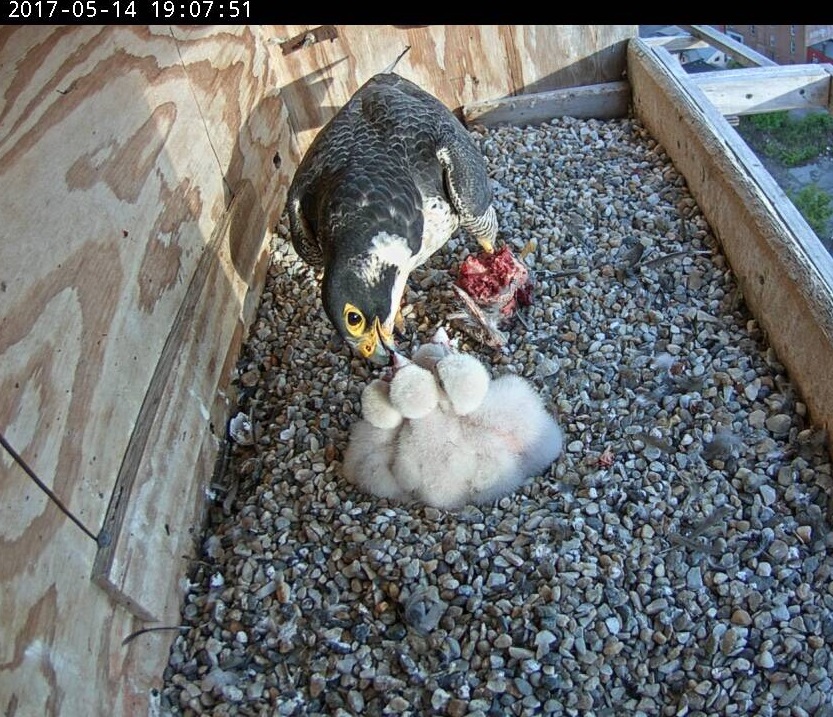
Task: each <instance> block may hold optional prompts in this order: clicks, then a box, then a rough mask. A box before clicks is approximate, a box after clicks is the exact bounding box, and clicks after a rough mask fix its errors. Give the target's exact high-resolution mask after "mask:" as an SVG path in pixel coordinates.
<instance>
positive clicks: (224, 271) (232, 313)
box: [0, 26, 290, 715]
mask: <svg viewBox="0 0 833 717" xmlns="http://www.w3.org/2000/svg"><path fill="white" fill-rule="evenodd" d="M271 57H272V54H271V50H270V48H269V46H268V45H267V43H266V39H265V38H264V37H263V35H262V33H261V31H260V29H259V28H245V27H237V28H224V27H223V28H217V27H215V28H171V27H167V26H158V27H151V28H149V27H138V26H137V27H89V26H84V27H18V28H8V27H7V28H4V29H2V30H0V67H2V68H3V72H2V73H0V97H2V106H0V217H2V222H0V431H2V433H3V435H4V436H5V438H6V439H7V440H8V441H9V442H10V443H11V444H12V446H13V447H14V449H15V450H16V451H17V452H18V453H20V454H21V456H22V457H23V458H24V459H25V460H26V461H27V463H28V464H29V465H30V466H31V468H32V469H33V470H34V471H36V472H37V474H38V475H39V476H40V477H41V479H42V480H44V481H45V482H46V483H47V484H48V485H49V486H50V487H51V488H52V490H54V491H55V493H57V494H58V495H59V496H60V497H61V499H62V500H63V501H64V503H65V504H66V505H67V506H68V507H69V509H70V510H71V511H72V512H73V513H74V514H75V515H76V516H77V517H78V518H79V519H80V520H81V521H83V523H84V524H85V525H87V526H88V527H89V529H90V530H91V531H92V532H93V533H98V532H99V531H101V530H102V529H104V530H105V531H107V534H108V536H109V543H108V544H107V545H105V546H103V547H99V545H97V544H96V542H94V541H93V540H91V539H90V538H88V537H87V536H86V535H84V533H83V532H81V531H80V530H79V529H78V528H77V527H76V526H75V525H74V524H72V523H71V522H69V520H68V519H67V518H66V517H65V516H64V515H63V514H62V513H61V512H59V511H58V510H57V509H56V508H55V506H54V505H53V504H52V503H50V502H49V501H48V500H47V499H46V498H45V496H44V494H43V493H42V492H40V491H39V490H38V488H37V487H36V486H35V485H34V484H33V483H32V481H31V480H30V479H29V478H28V477H27V476H26V475H25V474H24V473H23V471H22V470H21V469H20V468H18V467H17V466H16V465H15V464H14V463H13V462H12V461H11V460H10V458H9V456H8V455H7V454H6V453H5V452H2V453H0V471H1V472H2V480H0V579H2V584H3V590H2V592H0V614H2V615H3V620H2V637H0V709H2V710H3V712H4V714H15V713H17V714H38V715H47V714H73V715H74V714H108V715H115V714H132V713H134V711H133V709H132V707H131V705H132V704H133V702H134V701H135V700H139V701H140V702H144V701H146V699H147V694H148V689H149V686H150V685H151V684H154V683H158V681H159V679H160V677H161V673H162V667H163V664H164V662H162V661H160V660H164V658H165V655H166V652H167V649H166V648H165V645H167V644H168V642H169V640H170V635H168V634H164V633H157V634H151V635H149V636H146V637H142V638H139V639H138V640H137V641H136V642H135V643H132V644H131V645H130V646H128V647H122V645H121V640H122V638H124V637H125V636H126V635H127V634H128V633H129V632H130V631H131V630H132V629H134V628H136V627H140V626H142V625H143V624H144V623H143V622H140V621H139V620H138V619H137V618H136V615H141V616H143V617H145V618H151V619H154V620H160V621H163V622H165V621H167V622H169V623H170V622H173V624H176V622H177V621H178V612H179V601H180V599H181V591H180V589H179V586H178V582H179V579H180V577H182V576H183V575H184V574H185V567H186V565H185V563H184V562H183V560H182V558H181V556H182V555H187V554H188V553H191V552H192V551H191V546H190V543H191V541H192V535H193V529H194V527H195V520H196V518H197V517H198V515H199V508H200V505H201V504H202V502H203V499H202V490H203V489H204V487H205V482H206V479H207V477H208V475H210V466H211V465H212V463H213V460H214V457H215V452H216V448H217V445H218V437H220V436H222V435H223V431H224V421H225V417H224V416H225V411H226V409H227V407H226V406H225V404H224V402H223V400H222V395H221V394H220V393H219V392H218V388H220V389H221V388H222V386H223V385H224V384H226V383H228V379H229V378H230V376H231V372H230V364H232V363H233V360H234V357H235V356H236V346H237V345H239V342H240V340H241V338H242V336H243V334H244V331H245V325H246V321H247V318H248V317H247V316H246V314H247V313H248V314H249V315H251V307H252V302H251V300H250V299H248V300H247V297H248V296H249V294H250V291H251V292H253V293H254V294H255V295H256V294H257V292H258V290H259V286H260V285H262V281H263V276H264V271H265V267H266V259H267V248H268V247H267V244H266V243H265V241H264V237H265V236H266V228H267V226H268V224H269V223H270V222H271V223H274V221H275V218H276V210H277V207H278V206H279V204H280V202H281V201H282V200H281V192H282V191H285V184H286V172H285V171H284V172H278V171H276V168H275V166H274V164H273V157H274V155H275V153H276V151H277V149H278V148H279V147H282V146H283V145H285V144H286V143H287V141H288V138H289V132H288V125H287V122H286V112H285V108H284V106H283V102H282V99H281V97H280V94H279V92H278V88H277V85H276V81H275V77H274V76H273V74H272V69H271V68H272V66H273V65H272V61H271ZM283 149H284V152H285V153H287V154H290V152H289V151H288V150H287V149H286V147H283ZM94 567H95V571H94ZM94 572H95V578H96V582H95V583H94V582H91V579H90V578H91V575H92V574H93V573H94ZM96 583H97V584H96ZM101 587H105V588H107V591H103V590H101V589H100V588H101ZM108 591H109V592H108ZM126 608H129V609H126ZM160 647H161V648H162V649H160ZM136 655H143V657H142V659H138V658H137V657H136ZM148 655H155V656H156V659H155V660H153V659H147V656H148ZM79 682H81V683H83V685H84V686H83V689H79ZM145 711H146V706H145Z"/></svg>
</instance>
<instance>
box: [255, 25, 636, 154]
mask: <svg viewBox="0 0 833 717" xmlns="http://www.w3.org/2000/svg"><path fill="white" fill-rule="evenodd" d="M314 28H315V26H311V25H310V26H308V25H280V26H271V27H270V28H269V29H268V31H269V32H270V33H271V34H272V35H273V37H274V43H275V44H276V45H279V44H280V42H281V41H283V40H287V39H289V38H292V37H295V36H297V35H299V34H303V33H305V32H308V31H310V30H312V29H314ZM336 31H337V35H338V36H337V38H336V39H334V40H324V41H322V42H316V43H313V44H311V45H309V46H307V47H301V48H300V49H298V50H295V51H294V52H290V53H289V54H287V55H285V56H283V57H282V58H281V63H280V64H279V71H280V81H281V87H282V93H283V95H284V97H285V99H286V104H287V107H288V109H289V116H290V123H291V124H292V127H293V129H294V130H295V132H296V135H297V138H298V143H299V148H300V149H301V150H302V151H303V150H305V149H306V147H308V146H309V143H310V142H311V141H312V138H313V137H314V136H315V134H316V132H317V130H318V129H319V128H320V127H321V126H323V124H324V123H325V122H326V121H327V120H328V119H330V117H332V116H333V114H335V112H336V111H337V110H338V108H340V107H341V106H342V105H344V103H345V102H346V101H347V100H348V99H349V97H350V96H351V95H352V94H353V93H354V92H355V91H356V90H357V89H358V88H359V87H360V86H361V85H362V84H363V83H364V82H365V81H366V80H367V79H368V78H369V77H371V76H372V75H373V74H375V73H377V72H382V71H384V70H386V69H388V68H389V66H390V65H391V64H392V63H393V62H394V61H395V60H396V58H397V57H398V56H399V55H400V53H402V52H403V50H405V48H407V47H410V50H409V51H408V52H407V53H406V54H405V55H404V56H403V57H402V59H401V60H400V61H399V63H398V64H397V65H396V71H397V72H398V73H400V74H401V75H403V76H404V77H407V78H408V79H410V80H413V81H414V82H416V83H417V84H419V85H420V86H421V87H423V88H425V89H426V90H428V91H429V92H431V93H432V94H433V95H435V96H436V97H438V98H439V99H440V100H442V101H443V102H444V103H445V104H446V105H448V106H449V107H451V108H452V109H455V110H458V109H459V108H461V107H462V106H463V105H466V104H472V103H475V102H480V101H486V100H494V99H497V98H501V97H508V96H511V95H516V94H521V93H529V92H543V91H546V90H553V89H558V88H563V87H575V86H579V85H589V84H601V83H604V82H610V81H618V80H621V79H622V75H623V72H624V69H625V48H626V44H627V39H628V38H630V37H634V36H636V34H637V26H636V25H604V26H594V25H429V26H422V27H395V26H391V25H378V26H367V25H337V26H336Z"/></svg>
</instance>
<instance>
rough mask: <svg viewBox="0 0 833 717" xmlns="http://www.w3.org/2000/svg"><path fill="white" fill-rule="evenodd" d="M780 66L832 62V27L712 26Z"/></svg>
mask: <svg viewBox="0 0 833 717" xmlns="http://www.w3.org/2000/svg"><path fill="white" fill-rule="evenodd" d="M713 27H714V28H715V29H717V30H720V31H721V32H724V33H726V34H727V35H728V36H729V37H732V38H734V39H735V40H738V41H739V42H742V43H743V44H744V45H748V46H749V47H751V48H752V49H753V50H755V51H756V52H760V53H761V54H762V55H765V56H766V57H769V58H770V59H772V60H774V61H775V62H777V63H778V64H779V65H796V64H804V63H808V62H833V25H713Z"/></svg>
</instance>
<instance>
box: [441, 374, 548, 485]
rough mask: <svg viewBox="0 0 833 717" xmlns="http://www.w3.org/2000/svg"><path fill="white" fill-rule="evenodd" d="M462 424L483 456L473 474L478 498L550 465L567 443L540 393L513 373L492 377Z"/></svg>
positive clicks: (467, 436) (522, 481) (521, 482)
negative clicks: (482, 397) (484, 391)
mask: <svg viewBox="0 0 833 717" xmlns="http://www.w3.org/2000/svg"><path fill="white" fill-rule="evenodd" d="M446 390H449V388H448V386H446ZM463 425H464V427H465V430H464V436H465V438H466V440H467V441H468V442H469V443H470V444H471V445H472V446H473V448H474V450H475V451H476V453H477V455H478V457H479V458H480V464H479V466H478V471H477V473H476V475H475V476H474V477H473V479H472V491H473V494H474V496H475V497H474V499H475V500H479V501H490V500H493V499H494V498H496V497H499V496H501V495H505V494H506V493H510V492H512V491H514V490H515V489H517V488H518V487H520V486H521V485H522V484H523V483H524V482H526V480H527V479H528V478H531V477H532V476H535V475H538V474H539V473H541V471H543V470H544V469H545V468H547V466H549V465H550V464H551V463H552V462H553V461H554V460H555V459H556V458H558V456H559V455H560V454H561V450H562V447H563V434H562V432H561V428H560V427H559V425H558V423H556V421H555V419H554V418H553V417H552V416H551V415H550V413H549V412H548V411H547V410H546V408H545V407H544V405H543V403H542V401H541V398H540V396H539V395H538V394H537V393H536V391H535V389H534V388H533V386H532V385H531V384H530V383H529V382H528V381H526V380H525V379H523V378H521V377H520V376H516V375H514V374H506V375H503V376H500V377H498V378H496V379H495V380H494V381H492V382H491V383H490V384H489V390H488V392H487V393H486V395H485V397H484V399H483V401H482V402H481V403H480V405H479V406H478V407H477V408H476V409H475V410H474V411H472V412H470V413H468V414H467V415H466V416H465V417H464V419H463Z"/></svg>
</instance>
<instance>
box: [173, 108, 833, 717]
mask: <svg viewBox="0 0 833 717" xmlns="http://www.w3.org/2000/svg"><path fill="white" fill-rule="evenodd" d="M475 136H476V138H477V140H478V142H479V143H480V146H481V148H482V151H483V153H484V155H485V157H486V159H487V162H488V165H489V171H490V175H491V177H492V179H493V185H494V189H495V194H496V207H497V210H498V217H499V222H500V226H501V234H500V235H499V241H500V240H502V241H506V242H509V243H510V244H511V245H512V246H513V247H514V248H515V250H516V252H518V253H519V251H520V249H521V248H522V247H524V246H525V245H526V244H527V242H529V241H530V240H532V241H534V243H535V250H534V251H533V252H532V253H531V254H529V255H528V256H527V257H526V259H525V261H526V263H527V265H528V266H529V267H530V269H531V272H532V273H533V275H534V277H535V281H536V288H535V299H534V302H533V305H532V306H531V307H528V308H525V309H523V310H522V311H521V312H520V313H518V314H517V315H516V316H515V317H514V318H513V320H512V321H511V323H510V324H509V325H508V326H507V327H506V329H507V333H508V336H509V343H508V345H507V346H506V347H505V349H504V350H502V351H496V350H493V349H490V348H488V347H487V346H486V345H485V344H484V343H483V342H482V340H481V339H482V337H481V336H480V335H479V333H478V331H477V329H476V327H475V326H473V325H472V324H471V323H469V322H467V321H466V320H465V319H464V318H461V316H460V314H461V310H462V307H461V305H460V303H459V299H458V298H457V296H456V294H455V293H454V291H453V289H452V283H453V281H454V279H455V277H456V270H457V268H458V267H459V266H460V263H461V262H462V260H463V258H464V257H465V256H466V255H467V254H469V253H471V252H476V251H477V250H478V247H477V246H476V244H475V242H474V241H473V240H470V239H469V238H468V237H465V236H462V235H458V236H455V237H454V238H452V240H451V241H450V242H449V244H448V246H447V247H446V248H445V249H443V250H441V251H440V252H439V253H438V254H436V255H435V256H434V257H433V258H432V259H431V260H430V261H429V263H428V264H426V265H425V266H424V267H422V268H421V269H419V270H417V271H416V272H415V273H414V274H413V275H412V277H411V282H410V285H409V288H408V290H407V292H406V299H407V301H408V305H409V308H408V310H406V312H405V318H406V329H407V334H408V337H407V339H406V341H405V342H404V343H403V344H401V346H402V347H403V348H404V349H405V350H406V352H407V350H409V349H410V348H412V347H414V346H416V345H418V344H419V343H420V342H423V341H426V340H428V338H430V336H431V334H432V333H433V331H434V330H435V329H436V327H437V326H439V325H443V326H445V327H446V329H447V330H448V332H449V335H450V336H451V337H452V339H456V340H457V341H458V342H459V347H460V348H461V349H462V350H465V351H470V352H473V353H474V354H475V355H477V356H478V357H479V358H481V359H482V360H483V361H485V362H486V363H487V365H488V366H490V367H491V370H492V372H493V374H494V375H498V374H500V373H502V372H508V371H514V372H516V373H519V374H521V375H523V376H525V377H527V378H529V379H530V380H531V381H532V382H533V383H534V384H535V386H536V387H537V388H538V389H539V390H540V391H541V394H542V396H543V397H544V398H545V400H546V401H547V402H548V405H550V406H551V407H552V409H553V411H554V412H555V413H556V415H557V416H558V419H559V421H560V423H561V425H562V427H563V429H564V433H565V452H564V454H563V455H562V456H561V457H560V458H559V459H558V460H557V461H556V463H555V464H554V465H553V466H552V467H551V469H550V470H549V471H548V472H547V473H546V474H545V475H542V476H539V477H536V478H534V479H533V480H532V481H531V482H530V483H529V484H528V485H527V486H525V487H524V488H523V489H522V490H520V491H518V492H517V493H515V494H513V495H512V496H509V497H507V498H503V499H501V500H500V501H498V502H496V503H495V504H491V505H485V506H467V507H465V508H463V509H461V510H459V511H453V512H449V511H442V510H438V509H435V508H430V507H424V506H419V505H417V506H406V505H403V504H399V503H396V502H393V501H387V500H381V499H377V498H374V497H372V496H369V495H366V494H363V493H361V492H360V491H359V490H358V489H356V488H355V487H354V486H351V485H349V484H347V483H346V481H345V480H344V479H343V478H342V477H341V475H340V470H339V469H340V463H339V460H340V457H341V455H342V452H343V450H344V449H345V447H346V444H347V436H348V431H349V428H350V425H351V424H352V423H353V422H354V421H355V420H357V418H358V416H359V412H360V394H361V390H362V388H363V387H364V385H365V384H366V383H367V381H368V380H369V379H370V378H371V377H372V376H373V375H375V374H374V369H373V367H372V366H370V365H369V364H365V363H364V362H361V361H359V360H357V359H352V358H351V357H350V356H349V355H348V353H347V349H346V347H344V346H342V345H339V343H338V342H337V341H336V340H335V339H334V332H333V329H332V328H331V326H330V325H329V323H328V322H327V321H326V319H325V317H324V314H323V310H322V308H321V303H320V299H319V293H318V288H317V283H316V281H315V275H314V273H313V272H312V271H311V270H310V269H309V268H308V267H306V266H304V265H303V264H302V263H301V262H300V260H298V259H297V257H296V256H295V254H294V252H293V250H292V249H291V248H290V246H289V244H288V240H287V238H286V231H285V229H283V228H281V227H279V228H278V232H277V234H276V237H275V244H274V255H273V263H272V266H271V268H270V271H269V275H268V279H267V283H266V288H265V292H264V294H263V296H262V299H261V304H260V308H259V313H258V316H257V319H256V321H255V323H254V325H253V327H252V330H251V334H250V337H249V339H248V341H247V343H246V345H245V347H244V351H243V357H242V359H241V362H240V364H239V377H238V378H237V380H236V382H235V385H236V387H237V389H238V392H239V395H238V397H237V398H238V400H239V406H240V410H241V411H242V412H244V413H246V414H247V415H248V416H249V417H250V419H251V425H252V426H253V431H254V436H255V437H256V441H255V442H254V444H253V445H244V444H245V442H246V441H245V440H244V441H243V443H242V444H241V443H235V442H233V441H231V442H230V443H229V446H228V450H227V452H226V456H225V458H226V462H225V466H224V470H223V471H222V473H223V476H222V478H223V480H222V482H221V484H218V485H215V486H214V493H215V498H216V499H215V500H214V501H213V502H212V506H211V510H210V513H211V515H210V518H209V524H208V526H207V527H206V530H205V533H204V536H203V539H202V541H201V554H200V556H199V560H198V561H196V562H195V563H194V568H193V571H192V572H191V574H190V575H189V576H188V578H187V581H188V584H187V593H186V596H185V599H184V603H183V608H182V616H183V617H182V619H183V625H185V626H187V629H185V628H183V629H182V631H181V634H180V635H179V636H178V637H177V638H176V640H175V642H174V644H173V646H172V649H171V655H170V661H169V665H168V667H167V669H166V671H165V676H164V688H163V692H162V698H161V701H162V707H163V711H164V712H165V713H166V714H176V715H179V714H182V715H194V714H212V715H359V714H361V715H382V714H384V715H387V714H401V715H429V714H430V715H434V714H436V715H449V716H450V717H462V716H463V715H472V716H475V715H541V714H543V715H579V714H581V715H617V716H618V715H686V714H688V715H732V714H736V715H747V714H756V715H833V707H831V693H832V692H833V682H831V675H833V652H832V651H831V644H833V588H831V580H830V576H831V574H833V557H832V556H831V550H830V548H831V547H832V546H833V540H831V532H830V527H829V524H828V522H827V496H828V492H829V489H830V487H831V480H832V479H831V465H830V461H829V456H828V454H827V452H826V448H825V445H824V440H823V434H822V433H821V432H820V431H818V430H815V429H814V428H813V426H812V425H811V424H810V423H809V422H808V419H807V417H806V409H805V406H804V404H803V403H802V402H801V397H800V396H799V395H798V394H797V391H796V389H795V387H794V386H792V385H791V383H790V380H789V378H788V376H787V375H786V373H785V370H784V368H783V366H782V365H781V364H780V363H779V362H778V360H777V358H776V356H775V355H774V353H773V351H772V350H771V349H770V348H769V347H768V345H767V343H766V339H765V336H764V335H763V333H762V331H761V330H760V329H759V328H758V326H757V324H756V321H755V320H754V319H753V318H752V317H751V315H750V314H749V312H748V309H747V308H746V306H745V304H744V302H743V297H742V295H741V294H740V292H739V289H738V286H737V284H736V282H735V279H734V276H733V274H732V272H731V270H730V267H729V266H728V264H727V262H726V260H725V258H724V256H723V255H722V253H721V250H720V247H719V245H718V243H717V241H716V240H715V238H714V236H713V235H712V233H711V231H710V228H709V226H708V224H707V222H706V221H705V219H704V218H703V216H702V215H701V213H700V210H699V208H698V207H697V205H696V203H695V201H694V200H693V199H692V197H691V195H690V194H689V192H688V189H687V187H686V184H685V181H684V179H683V178H682V177H681V176H680V175H679V174H678V173H677V171H676V170H675V169H674V167H673V165H672V164H671V162H670V160H669V159H668V157H667V155H666V154H665V152H664V151H663V149H662V148H661V147H660V146H659V145H657V143H656V142H655V141H654V140H653V139H652V138H651V137H650V136H649V135H648V133H647V132H646V131H645V130H644V128H642V127H641V125H640V124H639V123H638V122H637V121H636V120H633V119H623V120H616V121H606V122H600V121H579V120H574V119H562V120H556V121H553V122H552V123H548V124H545V125H542V126H538V127H534V128H526V129H520V128H498V129H490V130H482V129H479V130H477V131H476V132H475ZM244 437H245V436H244Z"/></svg>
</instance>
